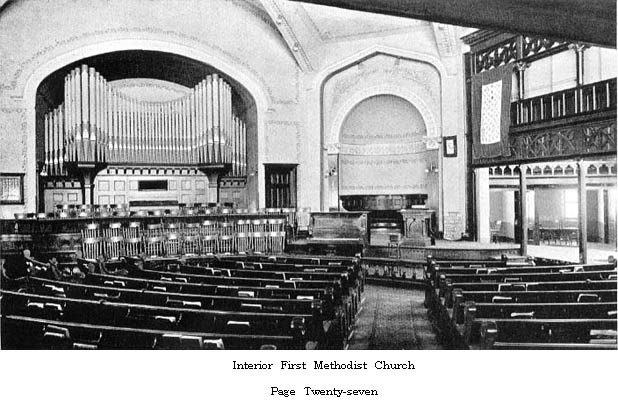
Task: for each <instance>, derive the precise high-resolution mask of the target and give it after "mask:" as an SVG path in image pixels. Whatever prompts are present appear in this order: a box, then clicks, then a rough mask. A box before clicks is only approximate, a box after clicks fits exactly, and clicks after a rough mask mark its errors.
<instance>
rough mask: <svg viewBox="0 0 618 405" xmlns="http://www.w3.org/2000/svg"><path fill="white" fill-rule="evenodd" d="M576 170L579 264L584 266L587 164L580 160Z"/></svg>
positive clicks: (585, 258) (586, 225)
mask: <svg viewBox="0 0 618 405" xmlns="http://www.w3.org/2000/svg"><path fill="white" fill-rule="evenodd" d="M577 169H578V176H577V190H578V197H579V198H578V204H579V212H578V218H579V262H580V263H582V264H585V263H586V262H587V261H588V224H587V221H586V219H587V218H586V217H587V215H588V213H587V209H586V208H587V207H586V174H587V171H588V164H587V163H586V162H584V161H581V160H580V161H579V162H578V163H577Z"/></svg>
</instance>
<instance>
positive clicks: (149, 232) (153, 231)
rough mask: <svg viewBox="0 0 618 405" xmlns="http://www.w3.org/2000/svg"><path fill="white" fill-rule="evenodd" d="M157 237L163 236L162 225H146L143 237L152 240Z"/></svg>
mask: <svg viewBox="0 0 618 405" xmlns="http://www.w3.org/2000/svg"><path fill="white" fill-rule="evenodd" d="M157 236H163V225H162V224H148V225H146V229H145V230H144V237H146V238H154V237H157Z"/></svg>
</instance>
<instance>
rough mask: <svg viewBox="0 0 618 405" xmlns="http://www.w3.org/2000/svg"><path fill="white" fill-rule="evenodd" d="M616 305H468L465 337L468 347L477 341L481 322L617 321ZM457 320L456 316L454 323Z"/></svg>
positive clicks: (471, 303)
mask: <svg viewBox="0 0 618 405" xmlns="http://www.w3.org/2000/svg"><path fill="white" fill-rule="evenodd" d="M616 305H617V304H616V302H610V303H605V302H604V303H589V302H586V303H580V302H576V303H542V304H529V303H521V304H520V303H515V304H492V303H475V302H467V303H465V304H464V308H463V312H464V315H463V324H464V332H463V335H464V338H465V340H466V341H467V342H468V343H469V344H471V343H475V342H477V341H478V337H479V328H480V324H481V322H482V321H480V320H481V319H554V320H556V319H561V320H574V319H613V320H614V322H615V320H616ZM457 320H458V319H457V317H455V322H457Z"/></svg>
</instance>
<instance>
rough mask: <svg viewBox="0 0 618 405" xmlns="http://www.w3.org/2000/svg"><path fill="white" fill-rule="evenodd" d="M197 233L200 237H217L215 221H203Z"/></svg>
mask: <svg viewBox="0 0 618 405" xmlns="http://www.w3.org/2000/svg"><path fill="white" fill-rule="evenodd" d="M199 232H200V235H201V236H210V235H218V227H217V221H203V222H202V224H201V226H200V230H199Z"/></svg>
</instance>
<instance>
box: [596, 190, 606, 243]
mask: <svg viewBox="0 0 618 405" xmlns="http://www.w3.org/2000/svg"><path fill="white" fill-rule="evenodd" d="M597 238H598V240H599V242H601V243H603V242H605V201H604V199H603V189H602V188H601V189H598V190H597Z"/></svg>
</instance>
